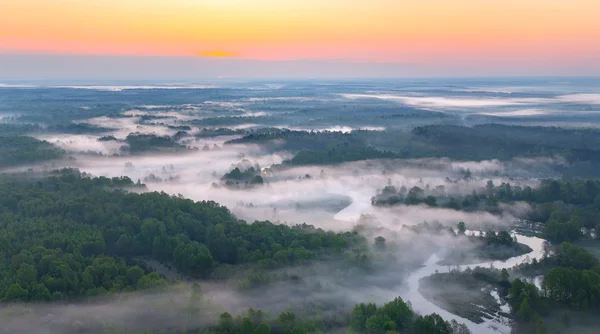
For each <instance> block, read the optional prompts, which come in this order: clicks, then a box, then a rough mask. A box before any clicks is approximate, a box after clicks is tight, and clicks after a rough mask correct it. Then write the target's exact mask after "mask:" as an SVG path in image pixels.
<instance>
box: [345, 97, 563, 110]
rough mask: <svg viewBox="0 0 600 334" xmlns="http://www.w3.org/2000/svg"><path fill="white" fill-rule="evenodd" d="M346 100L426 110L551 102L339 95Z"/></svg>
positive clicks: (546, 100) (523, 99)
mask: <svg viewBox="0 0 600 334" xmlns="http://www.w3.org/2000/svg"><path fill="white" fill-rule="evenodd" d="M341 95H342V96H343V97H344V98H347V99H365V98H367V99H369V98H370V99H381V100H390V101H398V102H402V103H404V104H407V105H412V106H416V107H428V108H447V107H449V108H481V107H503V106H515V105H527V104H540V103H548V102H552V100H549V99H543V98H509V99H507V98H477V97H471V98H455V97H452V98H451V97H435V96H402V95H392V94H341Z"/></svg>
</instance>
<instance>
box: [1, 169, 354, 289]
mask: <svg viewBox="0 0 600 334" xmlns="http://www.w3.org/2000/svg"><path fill="white" fill-rule="evenodd" d="M135 186H136V184H135V183H133V182H132V181H131V180H130V179H128V178H113V179H108V178H89V177H87V176H86V175H82V174H79V173H78V172H76V171H64V172H63V173H62V174H60V175H57V176H52V177H49V178H46V179H40V180H37V181H35V182H33V181H26V180H23V179H19V180H14V179H10V178H9V179H3V180H2V182H0V192H1V193H2V194H3V196H2V197H1V198H0V255H1V257H0V297H5V298H8V299H15V298H17V297H15V296H19V298H26V299H28V300H30V299H32V298H33V299H35V298H38V297H37V296H44V299H45V298H46V297H47V294H46V293H45V290H44V287H45V288H46V289H48V292H49V295H50V296H51V298H52V299H61V298H63V296H66V297H69V298H71V297H75V296H84V295H95V294H101V293H104V292H105V290H106V291H109V292H110V291H122V290H127V289H130V288H132V287H137V285H138V284H139V283H138V282H136V283H134V282H133V281H134V280H132V279H130V280H127V272H128V270H129V269H130V268H131V267H132V265H133V264H134V263H133V262H132V261H131V260H130V259H132V258H137V257H144V258H151V259H154V260H156V261H160V262H163V263H167V264H169V265H173V266H174V267H175V268H176V269H177V270H178V271H180V272H181V273H185V274H188V275H192V276H197V277H208V276H210V274H211V272H212V271H213V270H214V269H215V268H216V267H217V266H219V265H221V264H229V265H236V264H241V263H256V264H258V265H261V266H263V267H267V268H273V267H278V266H286V265H293V264H300V263H303V262H304V261H308V260H311V259H313V258H315V257H316V256H317V255H318V254H319V253H320V252H322V251H330V252H331V251H333V252H335V251H342V250H344V249H346V248H347V247H348V246H350V245H352V244H356V243H360V242H362V237H360V236H358V234H357V233H355V232H352V233H351V232H347V233H343V234H342V233H340V234H336V233H333V232H326V231H323V230H320V229H316V228H314V227H312V226H309V225H306V224H303V225H298V226H294V227H289V226H285V225H276V224H273V223H270V222H268V221H264V222H255V223H253V224H247V223H246V222H244V221H241V220H238V219H237V218H235V217H234V216H233V215H232V214H231V213H230V212H229V210H228V209H227V208H225V207H222V206H220V205H218V204H216V203H214V202H194V201H192V200H188V199H183V198H180V197H175V196H169V195H167V194H165V193H143V194H137V193H128V192H126V191H123V190H119V189H120V188H123V187H135ZM138 186H139V185H138ZM44 259H46V260H44ZM123 261H125V262H123ZM94 263H98V266H99V267H102V268H104V269H102V270H100V269H95V268H94V267H93V265H94ZM129 264H131V265H129ZM90 266H92V268H90V269H89V270H88V271H87V272H88V273H89V274H90V275H91V276H92V277H94V279H93V280H91V279H90V278H89V276H88V275H87V274H86V269H88V267H90ZM108 267H110V268H108ZM111 268H112V269H111ZM103 270H104V271H107V272H108V274H104V271H103ZM144 274H148V272H146V271H144ZM24 275H25V276H27V277H28V278H27V279H21V277H24ZM151 275H152V274H151ZM151 278H153V279H157V280H159V278H158V277H157V276H152V277H151ZM128 282H129V283H128ZM15 284H16V285H15ZM21 284H23V285H21ZM143 285H144V286H147V285H152V284H146V283H144V284H143ZM101 287H103V288H104V289H101ZM21 289H23V290H27V291H28V293H27V294H25V293H24V292H23V290H21ZM30 289H31V291H30ZM38 290H42V291H44V292H43V293H41V294H40V293H38V292H37V291H38ZM25 295H27V297H24V296H25Z"/></svg>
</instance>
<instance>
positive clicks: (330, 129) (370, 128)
mask: <svg viewBox="0 0 600 334" xmlns="http://www.w3.org/2000/svg"><path fill="white" fill-rule="evenodd" d="M281 127H284V128H285V126H281ZM288 129H290V130H293V131H314V132H325V131H328V132H343V133H350V132H352V131H356V130H368V131H385V127H382V126H361V127H358V128H357V127H350V126H330V127H319V128H309V127H288Z"/></svg>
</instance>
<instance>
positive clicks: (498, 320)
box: [400, 233, 544, 334]
mask: <svg viewBox="0 0 600 334" xmlns="http://www.w3.org/2000/svg"><path fill="white" fill-rule="evenodd" d="M512 235H513V236H516V237H517V239H518V241H519V242H520V243H523V244H526V245H528V246H529V247H531V249H533V251H531V252H529V253H528V254H524V255H520V256H515V257H512V258H510V259H508V260H506V261H490V262H481V263H476V264H470V265H461V266H460V268H461V269H462V270H464V269H467V268H471V269H473V268H475V267H490V266H493V267H494V268H496V269H502V268H506V269H508V268H511V267H513V266H515V265H518V264H521V263H523V262H524V261H528V260H533V259H534V258H536V259H538V260H539V259H541V258H542V255H543V243H544V239H541V238H537V237H528V236H524V235H521V234H518V233H512ZM439 260H441V259H440V258H439V257H438V256H437V255H436V254H434V255H432V256H431V257H430V258H429V260H427V262H426V263H425V265H424V266H423V267H421V268H420V269H418V270H416V271H414V272H412V273H411V274H410V275H409V277H408V278H407V279H406V284H407V290H406V291H403V292H401V293H400V296H402V298H403V299H404V300H407V301H410V303H411V304H412V307H413V309H414V310H415V311H417V312H418V313H421V314H430V313H437V314H439V315H440V316H442V317H443V318H444V319H446V320H452V319H454V320H456V321H458V322H462V323H464V324H466V325H467V327H469V329H470V330H471V332H473V333H477V334H480V333H481V334H485V333H495V334H498V333H502V334H510V332H511V329H510V323H509V321H508V319H506V318H504V317H502V316H496V315H493V314H491V315H492V316H493V317H494V318H493V319H491V320H487V321H485V322H483V323H481V324H476V323H474V322H472V321H470V320H468V319H465V318H462V317H459V316H457V315H455V314H452V313H450V312H448V311H446V310H444V309H442V308H440V307H439V306H437V305H435V304H434V303H432V302H430V301H428V300H427V299H426V298H425V297H423V295H422V294H421V293H420V292H419V280H420V279H421V278H424V277H427V276H430V275H433V274H435V273H436V272H438V273H446V272H449V271H450V269H451V268H453V267H451V266H442V265H438V264H437V262H439Z"/></svg>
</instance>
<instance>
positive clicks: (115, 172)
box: [0, 101, 560, 334]
mask: <svg viewBox="0 0 600 334" xmlns="http://www.w3.org/2000/svg"><path fill="white" fill-rule="evenodd" d="M438 102H439V101H438ZM442 102H444V101H442ZM428 103H429V102H428ZM436 103H437V102H436ZM444 103H446V102H444ZM236 106H237V105H236ZM169 108H170V107H169V106H143V108H142V107H140V108H139V109H145V110H129V111H127V112H125V114H124V116H126V117H117V118H115V117H97V118H93V119H89V120H86V121H85V122H87V123H89V124H93V125H97V126H102V127H107V128H113V129H115V130H114V131H108V132H107V133H105V135H114V136H115V137H116V138H117V139H119V140H123V139H124V138H125V137H127V135H128V134H130V133H132V132H141V133H154V134H157V135H161V136H171V135H173V134H175V133H176V132H177V130H174V129H170V128H168V127H166V126H164V125H154V124H145V123H141V122H140V119H141V116H143V115H153V116H163V117H170V118H165V119H160V120H159V122H161V123H165V124H180V123H177V122H178V121H182V120H190V119H195V118H197V117H201V116H200V114H201V113H203V111H202V110H194V111H193V112H191V113H182V112H181V111H169ZM148 110H154V111H152V112H149V111H148ZM165 110H166V111H165ZM245 126H254V124H246V125H238V126H236V127H234V128H244V127H245ZM328 130H330V131H343V132H347V131H351V130H352V128H348V127H333V128H329V129H328ZM377 130H379V129H377ZM192 133H193V131H192ZM38 138H39V139H43V140H47V141H49V142H51V143H54V144H56V145H57V146H59V147H61V148H63V149H65V150H67V151H68V152H69V155H71V156H72V157H74V158H75V160H74V161H69V162H61V163H62V164H63V165H64V166H71V167H76V168H79V169H80V170H81V171H83V172H86V173H90V174H92V175H94V176H109V177H117V176H128V177H130V178H131V179H132V180H133V181H137V180H140V181H141V182H143V183H145V184H146V185H147V187H148V191H164V192H166V193H168V194H172V195H183V196H185V197H188V198H191V199H193V200H196V201H203V200H211V201H216V202H218V203H220V204H222V205H224V206H227V207H228V208H230V210H231V211H232V212H233V213H234V214H235V215H236V216H238V217H239V218H242V219H245V220H246V221H248V222H252V221H255V220H270V221H273V222H277V223H283V224H288V225H293V224H300V223H307V224H311V225H314V226H316V227H319V228H323V229H326V230H333V231H350V230H357V231H360V233H362V234H363V235H364V236H365V237H366V238H367V243H368V247H372V244H373V239H374V238H375V237H377V236H383V237H385V239H386V241H387V244H388V248H387V251H386V252H384V253H381V254H379V255H377V254H376V256H375V258H374V262H373V266H374V267H373V268H371V269H372V270H369V271H361V270H360V269H356V268H349V267H348V266H347V259H346V260H345V259H343V258H341V257H340V258H330V259H327V260H320V261H316V262H315V263H314V264H311V265H306V266H301V267H296V268H288V269H282V270H279V271H277V272H273V273H272V274H274V275H276V276H277V277H289V276H290V275H298V276H299V277H301V280H300V281H299V282H290V281H289V280H286V279H280V280H277V281H276V282H274V283H272V284H270V285H269V286H268V287H265V288H261V291H259V292H257V291H249V292H242V291H239V289H237V288H236V283H237V281H238V279H243V277H244V276H243V275H244V274H246V273H250V272H251V270H250V271H245V270H242V272H241V273H239V274H238V276H237V277H235V278H232V279H230V280H228V281H225V282H218V283H217V282H214V281H202V282H200V284H201V285H202V287H203V291H204V297H203V298H204V301H203V302H202V303H201V304H202V305H203V306H198V307H200V308H201V309H202V312H201V316H193V317H192V316H190V315H189V314H188V313H186V312H187V311H186V310H189V308H190V296H191V294H192V292H191V290H190V288H189V286H188V285H187V284H182V285H178V286H176V287H172V288H169V289H167V290H163V291H158V292H153V293H131V294H123V295H119V296H117V297H115V298H109V299H108V300H106V299H105V300H97V301H94V302H92V303H89V304H85V305H82V304H78V305H77V306H73V305H27V306H26V307H25V306H19V305H13V306H9V307H5V308H3V309H1V310H0V321H1V322H2V324H3V330H4V332H17V333H21V332H36V333H49V334H54V333H63V332H65V328H69V330H72V331H74V332H75V331H78V330H80V329H82V328H88V327H94V326H96V325H98V324H100V326H101V327H102V326H107V325H115V326H118V327H119V328H131V329H133V330H143V329H145V328H154V329H164V330H168V329H169V328H172V327H176V326H182V324H183V325H184V326H186V327H188V328H190V327H201V326H206V325H211V324H214V323H215V321H217V320H218V314H220V313H221V312H224V311H225V310H227V311H229V312H231V313H232V314H234V315H236V314H243V313H244V312H245V311H246V310H247V309H248V308H250V307H252V308H255V309H264V310H267V311H271V312H272V314H276V313H278V312H282V311H283V310H295V309H298V310H299V309H301V308H302V307H303V306H306V305H308V303H316V304H319V305H328V307H329V308H327V309H329V310H330V311H327V312H329V313H331V314H328V313H327V312H326V313H325V314H324V316H325V317H326V316H333V315H334V313H335V312H338V311H340V312H341V311H343V312H347V311H348V310H349V309H350V308H351V307H352V306H353V305H354V304H356V303H361V302H377V303H385V302H388V301H390V300H392V299H393V298H394V297H396V296H402V295H403V294H405V293H406V292H407V288H406V286H405V282H404V279H405V278H406V277H407V276H408V275H409V274H410V273H411V271H413V270H415V269H416V268H417V267H419V266H420V265H421V264H423V263H424V262H425V261H426V260H427V259H428V258H430V256H432V255H433V254H435V253H440V254H441V253H444V252H445V251H446V250H448V249H451V248H453V247H456V246H458V245H461V246H462V247H465V245H467V247H477V246H478V244H477V243H469V242H466V239H465V238H466V237H456V236H454V235H452V234H450V233H441V234H429V233H421V234H418V233H415V232H412V231H410V230H409V229H407V228H405V227H406V226H413V225H418V224H420V223H423V222H430V223H440V224H442V225H446V226H450V227H453V228H455V227H456V224H457V223H458V222H460V221H463V222H465V223H466V224H467V226H469V228H475V229H486V228H495V229H508V228H510V226H512V225H513V224H514V223H515V221H516V220H518V219H519V218H520V217H523V216H524V215H525V214H526V213H527V212H528V210H530V208H529V207H528V205H526V204H524V203H516V204H512V205H500V206H499V211H500V213H498V214H492V213H489V212H486V211H474V212H464V211H456V210H452V209H445V208H438V207H429V206H426V205H398V206H395V207H389V208H388V207H375V206H372V205H371V198H372V197H373V196H375V195H377V194H378V192H380V191H381V189H383V188H384V187H386V186H395V187H397V188H398V189H399V188H401V187H406V188H408V189H410V188H412V187H420V188H423V189H426V190H427V191H434V190H435V189H438V190H436V191H441V192H442V195H444V196H460V195H468V194H471V193H472V192H473V191H476V190H480V189H481V188H484V187H485V185H486V183H487V181H488V180H492V182H493V183H494V184H496V185H498V184H501V183H503V182H510V183H511V185H521V186H525V185H529V186H534V187H535V186H536V185H537V184H538V180H537V179H536V178H535V177H534V176H535V175H536V174H538V173H539V171H540V170H542V171H544V170H546V169H547V170H550V168H549V167H548V166H551V165H554V164H556V163H560V160H559V159H550V158H547V159H531V158H523V159H514V160H512V161H507V162H501V161H498V160H486V161H477V162H475V161H472V162H464V161H463V162H457V161H452V160H449V159H443V158H442V159H404V160H403V159H395V160H378V161H360V162H351V163H344V164H340V165H335V166H301V167H292V166H288V165H286V164H284V161H286V160H288V159H290V158H291V157H293V155H292V153H291V152H286V151H279V152H275V153H272V152H269V151H267V150H265V149H263V148H262V147H261V146H259V145H226V144H225V142H227V141H228V140H231V139H234V138H239V136H220V137H214V138H202V139H197V138H193V137H191V138H186V139H185V144H186V145H187V146H188V147H197V148H199V149H198V150H189V151H188V152H184V153H177V154H175V153H170V154H167V153H160V154H159V153H146V154H140V155H124V154H123V153H122V152H121V150H120V148H121V146H122V145H125V144H126V143H124V142H122V141H120V142H115V141H109V142H100V141H98V140H97V138H98V136H93V135H67V134H56V135H49V134H45V135H39V136H38ZM90 152H95V153H102V154H103V155H102V156H100V155H98V154H89V153H90ZM113 154H121V155H119V156H112V155H113ZM56 164H57V166H59V164H60V163H58V162H57V163H56ZM250 166H256V167H258V168H259V170H261V175H262V177H263V178H264V180H265V183H264V185H256V186H252V187H241V188H240V189H232V188H229V187H227V186H225V185H224V183H223V182H222V180H221V178H222V177H223V175H225V174H226V173H228V172H229V171H231V169H232V168H235V167H240V168H241V169H243V170H245V169H246V168H248V167H250ZM34 168H37V169H43V168H44V167H43V166H35V167H34ZM466 171H469V172H470V174H471V177H469V178H466V177H465V173H466ZM439 186H443V187H442V188H439ZM439 189H443V190H439ZM209 300H210V301H209ZM207 303H208V304H207ZM23 308H26V309H30V310H33V313H31V312H30V311H27V310H24V309H23ZM417 309H418V308H417ZM40 316H41V318H40ZM94 324H96V325H94Z"/></svg>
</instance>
